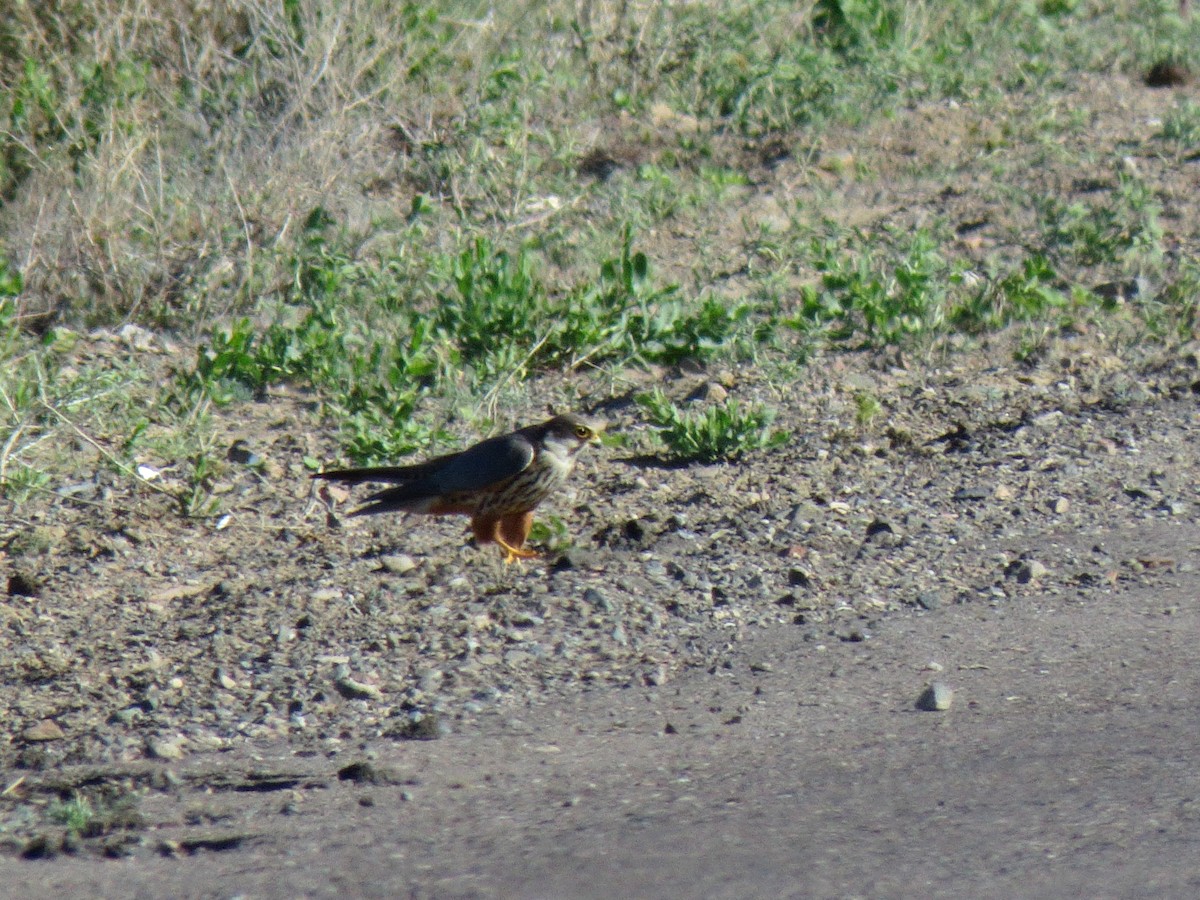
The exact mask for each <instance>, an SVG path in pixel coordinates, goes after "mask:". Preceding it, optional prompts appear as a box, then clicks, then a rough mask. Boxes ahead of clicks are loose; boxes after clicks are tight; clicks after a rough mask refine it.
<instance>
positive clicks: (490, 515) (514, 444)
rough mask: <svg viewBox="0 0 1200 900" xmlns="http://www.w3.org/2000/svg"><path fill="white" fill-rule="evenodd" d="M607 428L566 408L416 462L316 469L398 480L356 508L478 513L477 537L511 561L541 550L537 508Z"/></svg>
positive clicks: (350, 477) (341, 478)
mask: <svg viewBox="0 0 1200 900" xmlns="http://www.w3.org/2000/svg"><path fill="white" fill-rule="evenodd" d="M603 431H604V423H603V422H601V421H600V420H598V419H593V418H588V417H586V416H579V415H573V414H566V415H558V416H555V417H554V418H552V419H549V420H548V421H545V422H542V423H540V424H538V425H527V426H526V427H524V428H519V429H517V430H516V431H513V432H510V433H508V434H502V435H498V436H496V437H492V438H488V439H487V440H484V441H480V442H479V443H478V444H474V445H472V446H470V447H468V448H467V449H466V450H462V451H460V452H458V453H447V454H446V455H444V456H437V457H434V458H433V459H429V460H426V461H425V462H421V463H416V464H415V465H408V466H377V467H373V468H360V469H332V470H328V471H324V472H317V473H316V474H315V475H313V477H314V478H321V479H325V480H328V481H338V482H341V483H343V484H363V483H366V482H381V483H385V484H393V485H395V487H390V488H387V489H385V490H382V491H379V492H378V493H376V494H372V495H371V496H369V497H367V498H366V500H364V501H363V505H362V506H360V507H359V508H358V509H356V510H354V511H353V512H351V513H350V515H351V516H362V515H374V514H377V513H387V512H404V513H417V514H423V515H431V516H446V515H466V516H470V517H471V531H472V533H473V534H474V536H475V541H476V542H477V543H479V544H490V543H495V544H499V545H500V548H501V550H502V551H503V552H504V561H505V562H506V563H511V562H513V561H514V560H518V559H534V558H536V557H537V556H539V555H540V554H538V553H537V552H536V551H534V550H530V549H529V548H527V547H526V546H525V541H526V540H528V538H529V531H530V529H531V528H532V527H533V511H534V509H535V508H536V507H537V506H538V504H540V503H541V502H542V501H543V500H545V499H546V498H547V497H549V496H550V495H552V494H554V493H555V492H556V491H558V490H559V489H561V488H562V486H563V485H564V484H565V483H566V480H567V478H568V476H570V474H571V470H572V469H574V468H575V455H576V454H577V453H578V452H579V451H580V450H582V449H583V448H584V447H585V446H587V445H588V444H591V443H598V442H599V440H600V435H601V434H602V433H603Z"/></svg>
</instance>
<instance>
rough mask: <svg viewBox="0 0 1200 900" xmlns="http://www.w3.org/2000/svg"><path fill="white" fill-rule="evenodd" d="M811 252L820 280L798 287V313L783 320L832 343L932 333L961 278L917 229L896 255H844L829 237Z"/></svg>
mask: <svg viewBox="0 0 1200 900" xmlns="http://www.w3.org/2000/svg"><path fill="white" fill-rule="evenodd" d="M812 253H813V260H812V264H813V266H814V267H815V268H816V270H817V271H818V272H819V273H820V282H819V284H818V285H809V286H806V287H805V288H804V289H803V290H802V292H801V299H800V310H799V313H798V314H797V315H796V316H794V317H792V318H791V319H790V320H789V321H788V324H790V325H791V326H792V327H794V328H797V329H799V330H801V331H803V332H805V333H809V334H812V333H820V334H824V335H826V336H827V337H829V338H830V339H832V340H834V341H849V340H850V339H851V338H853V337H855V336H859V337H860V338H861V339H862V340H863V341H864V342H865V343H867V344H870V345H887V344H894V343H897V342H899V341H901V340H903V339H904V338H906V337H910V336H919V335H922V334H927V333H934V332H936V331H938V330H939V329H940V328H941V326H942V325H943V324H944V321H945V317H946V311H947V308H948V306H949V290H950V288H951V287H952V286H954V285H957V284H958V283H959V282H960V281H961V273H960V271H959V270H958V268H957V267H956V266H955V265H954V264H952V263H949V262H947V261H946V260H945V258H944V257H943V256H942V255H941V253H939V252H938V250H937V248H936V245H935V243H934V241H933V239H932V238H931V237H930V236H929V235H928V234H925V233H923V232H917V233H916V234H915V235H914V236H913V237H912V238H911V240H910V242H909V244H908V246H907V247H903V248H901V249H900V250H899V256H898V258H893V257H889V256H888V255H887V254H879V253H876V254H868V253H865V252H859V253H854V254H847V253H845V252H844V251H843V250H841V249H840V248H839V247H838V246H837V245H836V244H834V243H833V242H830V241H814V242H813V245H812Z"/></svg>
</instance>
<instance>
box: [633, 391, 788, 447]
mask: <svg viewBox="0 0 1200 900" xmlns="http://www.w3.org/2000/svg"><path fill="white" fill-rule="evenodd" d="M637 402H638V405H639V406H640V407H641V408H642V409H644V410H645V411H646V414H647V417H648V418H649V420H650V422H651V423H652V424H653V425H655V426H656V427H657V428H658V435H659V438H660V439H661V440H662V442H663V444H664V445H665V446H666V448H667V450H668V451H669V453H670V454H671V456H672V457H673V458H675V459H679V460H687V461H692V460H695V461H698V462H717V461H719V460H732V459H737V458H738V457H739V456H741V455H742V454H744V453H748V452H750V451H752V450H769V449H774V448H776V447H781V446H783V445H784V444H786V443H787V440H788V434H787V432H786V431H778V430H773V429H772V428H771V423H772V422H774V420H775V413H774V411H772V410H769V409H767V408H766V407H764V406H763V405H762V404H759V403H755V404H751V405H749V406H747V407H744V408H743V407H742V406H741V404H739V403H738V401H737V400H733V399H731V400H727V401H726V402H725V403H724V404H722V405H719V406H718V405H713V406H709V407H708V408H706V409H705V410H704V411H703V412H700V413H695V414H691V415H688V414H685V413H682V412H680V411H679V409H678V407H676V406H675V404H674V403H672V402H671V401H670V400H668V399H667V397H666V395H664V394H663V393H662V391H660V390H655V391H653V392H651V393H649V394H643V395H641V396H640V397H638V399H637Z"/></svg>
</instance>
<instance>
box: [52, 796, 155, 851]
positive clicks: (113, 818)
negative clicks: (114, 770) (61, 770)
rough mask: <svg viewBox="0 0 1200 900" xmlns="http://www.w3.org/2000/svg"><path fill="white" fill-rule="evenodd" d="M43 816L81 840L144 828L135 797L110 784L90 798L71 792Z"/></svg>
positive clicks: (54, 803) (57, 801) (143, 820)
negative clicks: (118, 831)
mask: <svg viewBox="0 0 1200 900" xmlns="http://www.w3.org/2000/svg"><path fill="white" fill-rule="evenodd" d="M45 815H46V818H47V819H48V820H49V821H50V822H52V823H54V824H56V825H60V826H62V827H63V828H65V829H66V831H67V832H68V833H70V834H72V835H75V836H77V837H81V838H95V837H101V836H103V835H106V834H110V833H112V832H114V831H117V830H130V829H139V828H144V827H145V819H144V818H143V816H142V814H141V813H140V812H139V810H138V798H137V795H136V794H131V793H126V792H124V791H122V790H121V789H119V788H117V787H115V786H112V785H104V786H102V787H101V788H100V789H99V790H98V791H95V792H92V793H91V795H90V796H89V794H86V793H84V792H83V791H79V790H75V791H72V792H71V794H70V796H67V797H61V798H60V799H58V800H56V801H54V802H53V803H51V804H50V805H49V806H47V807H46V813H45Z"/></svg>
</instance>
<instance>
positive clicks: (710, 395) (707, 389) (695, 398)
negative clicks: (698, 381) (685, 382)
mask: <svg viewBox="0 0 1200 900" xmlns="http://www.w3.org/2000/svg"><path fill="white" fill-rule="evenodd" d="M728 398H729V391H727V390H725V388H724V387H723V386H722V385H720V384H718V383H717V382H715V381H706V382H705V383H704V384H702V385H700V386H699V387H698V388H696V389H695V390H694V391H692V392H691V393H690V394H688V395H687V399H688V400H689V401H690V402H693V403H694V402H703V403H724V402H725V400H727V399H728Z"/></svg>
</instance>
